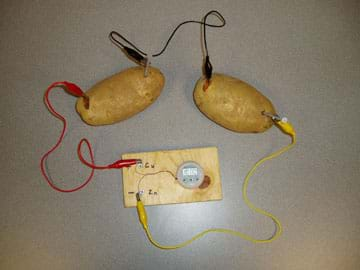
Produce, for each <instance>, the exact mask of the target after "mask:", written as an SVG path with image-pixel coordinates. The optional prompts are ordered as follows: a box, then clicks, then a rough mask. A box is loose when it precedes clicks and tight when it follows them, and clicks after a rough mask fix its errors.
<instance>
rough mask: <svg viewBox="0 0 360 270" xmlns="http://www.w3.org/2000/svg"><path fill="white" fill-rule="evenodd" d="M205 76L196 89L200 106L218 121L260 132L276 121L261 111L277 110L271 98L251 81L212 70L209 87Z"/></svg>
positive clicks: (238, 130) (228, 126) (247, 130)
mask: <svg viewBox="0 0 360 270" xmlns="http://www.w3.org/2000/svg"><path fill="white" fill-rule="evenodd" d="M204 84H206V79H205V78H200V79H199V80H198V81H197V83H196V85H195V90H194V100H195V103H196V105H197V106H198V108H199V110H200V111H201V112H202V113H204V114H205V115H206V116H207V117H208V118H209V119H211V120H212V121H214V122H215V123H217V124H219V125H221V126H223V127H225V128H227V129H230V130H233V131H236V132H241V133H258V132H264V131H265V130H267V129H269V128H270V127H271V126H272V125H273V122H272V120H271V118H269V117H267V116H265V115H263V114H262V112H268V113H272V114H275V108H274V106H273V105H272V103H271V101H270V100H269V99H268V98H266V97H265V96H264V95H263V94H261V93H260V92H259V91H258V90H256V89H255V88H254V87H252V86H251V85H249V84H247V83H245V82H243V81H241V80H239V79H236V78H233V77H231V76H227V75H223V74H216V73H215V74H213V75H212V77H211V80H210V81H209V84H208V86H207V89H206V91H204Z"/></svg>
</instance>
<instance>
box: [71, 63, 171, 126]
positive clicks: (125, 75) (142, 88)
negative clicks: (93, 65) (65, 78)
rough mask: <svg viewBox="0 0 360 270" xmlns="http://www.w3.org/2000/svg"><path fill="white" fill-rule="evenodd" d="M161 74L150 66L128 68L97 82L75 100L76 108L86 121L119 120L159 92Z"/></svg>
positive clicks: (98, 122)
mask: <svg viewBox="0 0 360 270" xmlns="http://www.w3.org/2000/svg"><path fill="white" fill-rule="evenodd" d="M164 84H165V78H164V75H163V74H162V73H161V71H160V70H159V69H157V68H154V67H149V69H148V75H147V76H146V77H145V76H144V67H141V66H138V67H132V68H128V69H126V70H124V71H122V72H120V73H117V74H115V75H113V76H111V77H109V78H106V79H105V80H103V81H101V82H99V83H97V84H96V85H94V86H93V87H92V88H90V89H89V90H88V91H86V93H85V95H84V97H80V98H79V99H78V100H77V103H76V110H77V112H78V113H79V114H80V116H81V118H82V120H83V121H84V122H86V123H87V124H89V125H93V126H99V125H109V124H114V123H117V122H120V121H122V120H125V119H127V118H130V117H131V116H133V115H135V114H137V113H139V112H141V111H143V110H145V109H146V108H147V107H148V106H150V105H151V104H152V103H153V102H154V101H155V100H156V99H157V97H158V96H159V95H160V93H161V91H162V89H163V87H164Z"/></svg>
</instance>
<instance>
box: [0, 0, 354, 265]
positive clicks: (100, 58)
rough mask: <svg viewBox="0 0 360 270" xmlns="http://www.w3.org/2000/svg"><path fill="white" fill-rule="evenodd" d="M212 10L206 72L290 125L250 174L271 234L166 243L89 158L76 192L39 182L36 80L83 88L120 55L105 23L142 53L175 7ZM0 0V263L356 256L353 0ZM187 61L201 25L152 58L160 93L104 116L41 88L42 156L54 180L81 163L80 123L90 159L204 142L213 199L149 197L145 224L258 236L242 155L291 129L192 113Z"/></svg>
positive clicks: (180, 14)
mask: <svg viewBox="0 0 360 270" xmlns="http://www.w3.org/2000/svg"><path fill="white" fill-rule="evenodd" d="M210 9H218V10H219V11H221V12H222V14H223V15H224V17H225V18H226V19H227V23H228V25H227V26H226V27H225V28H223V29H209V31H208V42H209V50H210V54H211V57H212V63H213V65H214V69H215V71H216V72H221V73H226V74H228V75H232V76H236V77H238V78H241V79H242V80H245V81H247V82H249V83H250V84H252V85H253V86H255V87H256V88H258V89H259V90H261V91H262V92H263V93H264V94H265V95H266V96H268V97H269V98H270V99H271V100H272V101H273V103H274V104H275V106H276V107H277V110H278V112H280V113H283V114H285V115H287V116H288V118H289V119H290V120H291V121H292V122H293V124H294V125H295V127H296V129H297V132H298V137H299V143H298V145H297V146H296V148H294V149H292V150H291V151H290V152H288V153H286V154H285V155H283V156H281V157H280V158H278V159H276V160H274V161H272V162H270V163H267V164H266V165H265V166H263V167H262V168H261V169H260V170H259V171H258V172H257V173H256V174H255V176H254V177H253V179H252V182H251V185H250V187H249V196H250V199H251V200H252V201H253V202H254V203H255V204H257V205H259V206H260V207H264V208H265V209H267V210H269V211H271V212H273V213H274V214H275V215H277V216H278V217H279V218H280V220H281V221H282V222H283V225H284V233H283V235H282V237H281V238H280V239H279V240H277V241H275V242H273V243H271V244H265V245H254V244H252V243H248V242H246V241H243V240H239V239H237V238H233V237H231V236H227V235H219V234H213V235H209V236H207V237H205V238H203V239H201V240H200V241H197V242H195V243H193V244H192V245H191V246H189V247H186V248H183V249H180V250H177V251H170V252H166V251H162V250H159V249H156V248H154V247H153V246H152V245H151V244H150V243H149V242H148V241H147V239H146V237H145V235H144V232H143V230H142V228H141V226H140V225H139V223H138V219H137V214H136V211H135V209H125V208H124V207H123V201H122V182H121V173H120V171H115V170H112V171H101V172H99V171H98V172H96V174H95V178H94V181H93V182H92V183H91V184H90V185H89V186H88V187H87V188H85V189H84V190H82V191H80V192H77V193H74V194H61V193H58V192H55V191H53V190H52V189H50V188H49V186H48V185H47V184H46V183H45V181H44V179H43V178H42V176H41V175H40V170H39V159H40V157H41V155H42V154H43V153H44V152H45V151H46V150H47V149H49V148H50V147H51V146H52V145H53V144H54V142H55V141H56V139H57V136H58V135H59V132H60V130H61V122H60V121H58V120H57V119H56V118H54V117H53V116H52V115H51V114H50V113H49V112H48V111H47V109H46V108H45V106H44V104H43V94H44V91H45V89H46V87H47V86H48V85H49V84H50V83H52V82H53V81H57V80H68V81H73V82H76V83H78V84H79V85H80V86H81V87H82V88H83V89H87V88H89V87H90V86H91V85H93V84H94V83H96V82H97V81H99V80H101V79H103V78H105V77H107V76H109V75H111V74H113V73H116V72H118V71H120V70H122V69H124V68H127V67H130V66H133V63H131V62H130V61H128V59H126V57H125V56H124V55H123V54H122V53H121V52H120V51H119V49H118V48H116V47H115V46H114V45H112V44H111V42H110V41H109V40H108V38H107V35H108V33H109V31H110V30H118V31H119V32H121V33H122V34H124V35H125V36H127V37H128V38H129V39H130V40H132V41H133V42H135V43H136V44H138V45H139V46H140V47H142V48H143V49H144V50H145V51H148V52H154V51H158V50H159V48H161V47H162V45H163V43H164V41H165V40H166V39H167V37H168V35H169V34H170V32H171V31H172V29H173V28H174V27H175V26H176V25H177V24H178V23H179V22H181V21H183V20H186V19H201V17H202V16H203V15H204V14H205V13H206V12H207V11H208V10H210ZM0 11H1V13H0V14H1V16H0V37H1V38H0V78H1V79H0V108H1V120H0V126H1V132H0V136H1V139H0V145H1V155H0V158H1V163H0V164H1V170H0V176H1V182H0V183H1V188H0V203H1V206H0V268H1V269H359V268H360V211H359V208H360V200H359V192H360V184H359V176H360V173H359V156H360V147H359V145H360V144H359V138H360V128H359V113H360V111H359V105H360V94H359V93H360V91H359V90H360V89H359V86H360V68H359V67H360V37H359V32H360V5H359V1H235V0H233V1H177V0H171V1H84V0H82V1H68V0H65V1H4V0H3V1H1V3H0ZM201 63H202V54H201V48H200V27H199V26H198V25H188V26H186V27H185V28H183V29H182V30H181V31H179V33H178V34H177V35H176V37H175V39H174V41H173V42H172V43H171V45H170V47H169V49H168V50H167V51H166V53H165V54H164V55H163V56H161V57H159V58H157V59H156V61H155V63H154V64H155V65H156V66H158V67H159V68H160V69H161V70H162V72H163V73H164V75H165V77H166V86H165V88H164V91H163V93H162V95H161V96H160V98H159V99H158V100H157V101H156V103H154V104H153V105H152V106H151V107H150V108H148V109H147V110H146V111H145V112H144V113H141V114H139V115H136V116H135V117H133V118H131V119H129V120H127V121H125V122H122V123H119V124H116V125H112V126H106V127H95V128H94V127H90V126H87V125H85V124H84V123H83V122H82V121H81V120H80V118H79V116H78V115H77V114H76V113H75V110H74V104H75V101H76V99H75V98H74V97H72V96H70V95H67V94H65V93H64V92H63V91H54V92H53V94H52V95H51V99H52V101H53V104H54V106H55V107H56V108H57V109H58V110H59V111H60V112H61V113H63V114H64V115H65V116H66V117H67V119H68V121H69V130H68V131H69V132H68V133H67V135H66V137H65V140H64V143H63V144H62V146H61V148H60V149H59V150H58V151H57V152H55V153H54V154H53V155H52V156H51V157H50V158H49V161H48V164H49V171H50V172H51V175H52V176H53V177H54V178H55V179H58V180H57V181H56V182H57V184H58V185H61V186H63V187H72V186H74V185H76V184H78V183H80V181H81V179H84V177H85V176H86V175H87V173H88V171H89V170H88V169H87V168H84V166H82V165H81V163H80V162H79V161H78V159H77V156H76V146H77V143H78V141H79V140H80V139H81V138H82V137H87V138H88V139H89V140H90V141H91V142H92V143H93V145H94V151H95V155H96V161H98V162H99V163H108V162H111V161H113V160H115V159H117V158H118V157H119V156H120V155H121V154H122V153H124V152H134V151H150V150H159V149H178V148H189V147H202V146H217V147H218V149H219V156H220V164H221V176H222V180H223V195H224V199H223V200H222V201H219V202H210V203H194V204H185V205H171V206H158V207H149V208H148V215H149V220H150V221H149V222H150V226H151V228H152V231H153V234H154V237H155V238H156V239H157V240H159V241H160V242H162V243H169V244H172V243H177V242H179V241H182V240H185V239H188V238H189V237H191V236H192V235H193V234H195V233H196V232H199V231H200V230H203V229H206V228H209V227H227V228H233V229H237V230H239V231H241V232H247V233H249V234H251V235H254V236H256V237H268V236H269V235H271V233H272V232H273V230H274V225H273V223H272V222H271V220H269V219H267V218H265V217H263V216H260V215H257V214H255V213H252V212H251V211H250V210H249V209H248V208H247V207H246V206H245V205H244V203H243V201H242V197H241V185H242V182H243V178H244V176H245V175H246V172H247V171H248V170H249V169H250V167H251V166H252V165H253V163H254V162H255V161H256V160H258V159H259V158H260V157H262V156H264V155H266V154H269V153H271V152H272V151H275V150H276V149H278V148H280V147H281V146H283V145H285V144H287V143H288V142H289V140H288V138H287V137H286V136H284V135H282V134H281V132H279V130H278V129H276V128H272V129H271V130H269V131H268V132H266V133H264V134H257V135H253V134H237V133H234V132H230V131H228V130H225V129H223V128H222V127H220V126H218V125H216V124H214V123H213V122H211V121H209V120H208V119H207V118H206V117H205V116H203V115H202V114H200V113H199V111H198V110H197V108H196V107H195V105H194V102H193V100H192V92H193V86H194V83H195V81H196V80H197V79H198V78H199V76H200V75H201V70H200V67H201ZM190 127H196V129H191V133H189V128H190Z"/></svg>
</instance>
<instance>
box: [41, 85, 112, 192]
mask: <svg viewBox="0 0 360 270" xmlns="http://www.w3.org/2000/svg"><path fill="white" fill-rule="evenodd" d="M57 86H65V87H66V90H68V91H69V92H70V93H72V94H74V95H76V96H79V95H80V96H81V93H82V91H81V90H80V88H78V87H77V89H76V88H74V86H75V85H73V84H71V83H68V82H55V83H53V84H51V85H50V86H49V87H48V89H47V90H46V92H45V95H44V101H45V105H46V106H47V108H48V109H49V111H50V112H51V113H52V114H53V115H54V116H55V117H57V118H59V119H60V120H61V121H62V122H63V129H62V131H61V134H60V137H59V139H58V141H57V142H56V144H55V145H54V146H53V147H52V148H51V149H50V150H49V151H47V152H46V153H45V154H44V155H43V156H42V158H41V161H40V168H41V173H42V175H43V176H44V178H45V180H46V181H47V182H48V184H49V185H50V187H52V188H53V189H55V190H57V191H60V192H74V191H77V190H80V189H82V188H83V187H85V186H86V185H87V184H88V183H89V182H90V181H91V179H92V177H93V175H94V170H95V169H106V168H108V166H96V165H95V164H94V155H93V152H92V149H91V145H90V143H89V141H88V140H87V139H85V138H83V139H81V141H80V142H79V145H78V155H79V158H80V160H81V161H82V162H83V163H85V164H86V165H87V166H89V167H90V168H91V173H90V175H89V177H88V178H87V179H86V181H85V182H83V183H82V184H81V185H80V186H77V187H75V188H72V189H62V188H59V187H57V186H56V185H54V184H53V183H52V182H51V180H50V178H49V176H48V175H47V173H46V169H45V161H46V159H47V158H48V156H49V155H50V154H51V153H52V152H54V151H55V150H56V148H58V147H59V145H60V144H61V142H62V140H63V138H64V135H65V131H66V126H67V124H66V119H65V118H64V117H63V116H62V115H61V114H59V113H58V112H56V111H55V109H54V107H53V106H52V105H51V103H50V101H49V93H50V91H51V90H52V89H55V87H57ZM57 89H59V88H57ZM84 142H85V144H86V145H87V148H88V150H89V155H90V159H91V163H89V162H87V161H86V160H85V159H84V158H83V156H82V154H81V146H82V144H83V143H84Z"/></svg>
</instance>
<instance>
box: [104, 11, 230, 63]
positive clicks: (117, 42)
mask: <svg viewBox="0 0 360 270" xmlns="http://www.w3.org/2000/svg"><path fill="white" fill-rule="evenodd" d="M210 15H214V16H216V17H217V18H218V19H219V20H220V22H221V24H212V23H207V22H206V20H207V18H208V17H209V16H210ZM189 23H196V24H200V25H202V26H203V39H204V47H205V53H206V56H208V47H207V41H206V26H208V27H214V28H221V27H224V26H225V24H226V20H225V18H224V17H223V16H222V15H221V13H220V12H219V11H217V10H211V11H209V12H208V13H206V14H205V16H204V19H203V21H196V20H188V21H184V22H182V23H180V24H179V25H178V26H176V28H175V29H174V30H173V31H172V33H171V34H170V36H169V38H168V40H167V41H166V43H165V45H164V47H163V48H162V49H161V50H160V51H159V52H158V53H155V54H153V55H152V57H158V56H160V55H162V54H163V53H164V52H165V50H166V49H167V47H168V46H169V44H170V41H171V40H172V39H173V37H174V35H175V33H176V32H177V31H178V30H179V28H180V27H181V26H183V25H185V24H189ZM109 38H110V40H111V41H112V42H113V43H114V44H115V45H117V46H119V47H120V48H121V49H125V50H126V51H127V50H128V49H129V48H128V47H127V46H126V45H125V44H124V42H125V43H127V44H128V45H130V46H131V47H132V49H133V50H135V51H136V52H138V53H139V54H141V55H142V56H147V55H148V54H147V53H145V52H144V51H143V50H142V49H139V47H137V46H136V45H135V44H134V43H132V42H131V41H129V40H128V39H127V38H125V37H124V36H123V35H121V34H120V33H118V32H116V31H111V32H110V34H109ZM120 40H123V41H124V42H121V41H120ZM130 50H131V49H130ZM127 52H128V51H127ZM131 56H132V57H133V55H131ZM135 60H137V61H140V60H141V59H140V58H139V57H135Z"/></svg>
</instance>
